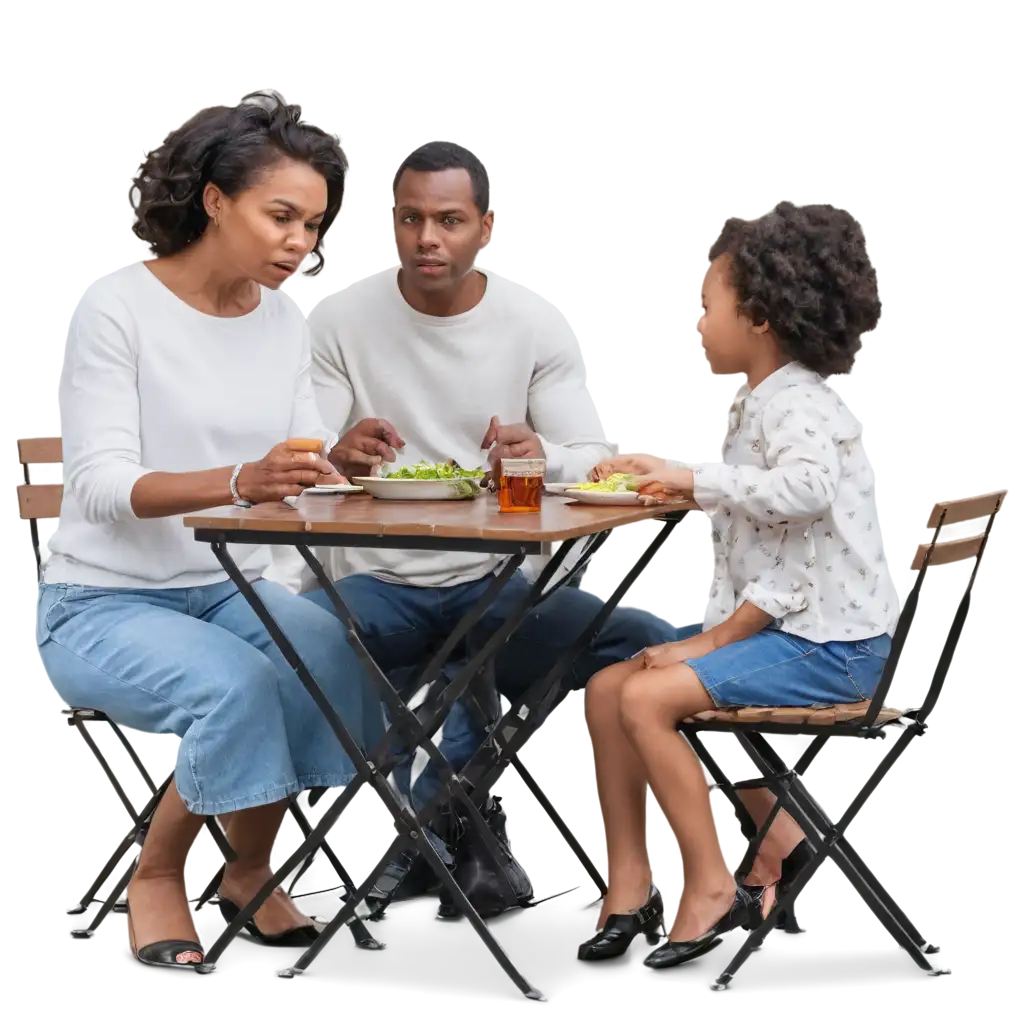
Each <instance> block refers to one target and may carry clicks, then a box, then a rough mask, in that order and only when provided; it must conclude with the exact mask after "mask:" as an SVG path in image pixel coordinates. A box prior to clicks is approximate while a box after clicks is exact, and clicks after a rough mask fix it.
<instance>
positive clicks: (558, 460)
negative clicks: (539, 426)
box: [537, 434, 565, 480]
mask: <svg viewBox="0 0 1024 1024" xmlns="http://www.w3.org/2000/svg"><path fill="white" fill-rule="evenodd" d="M537 437H538V438H539V439H540V446H541V447H542V448H543V449H544V459H545V461H546V462H547V469H546V472H545V474H544V475H545V476H546V477H547V478H548V479H549V480H561V479H562V474H563V473H564V472H565V449H564V448H563V447H562V446H561V445H560V444H552V443H551V442H550V441H547V440H545V439H544V438H543V437H541V436H540V434H538V435H537Z"/></svg>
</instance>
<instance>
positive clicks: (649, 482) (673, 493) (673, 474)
mask: <svg viewBox="0 0 1024 1024" xmlns="http://www.w3.org/2000/svg"><path fill="white" fill-rule="evenodd" d="M634 485H635V487H636V489H637V491H638V492H639V493H640V497H641V498H642V499H644V500H645V501H646V502H647V503H651V504H653V503H656V502H660V501H669V500H671V499H673V498H692V497H693V471H692V470H690V469H669V468H668V467H667V466H664V467H662V468H661V469H657V470H655V471H654V472H652V473H648V474H646V475H644V476H641V477H639V478H638V479H637V480H635V481H634Z"/></svg>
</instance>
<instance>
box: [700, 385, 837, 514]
mask: <svg viewBox="0 0 1024 1024" xmlns="http://www.w3.org/2000/svg"><path fill="white" fill-rule="evenodd" d="M762 429H763V434H764V439H765V445H766V451H765V462H766V463H767V466H766V467H761V466H750V465H731V464H729V463H721V462H716V463H703V464H701V465H696V466H693V467H691V468H692V469H693V482H694V488H693V496H694V500H695V501H696V502H697V504H698V505H700V507H701V508H702V509H704V510H705V511H711V510H712V509H714V508H716V507H718V506H720V505H724V506H727V507H729V508H733V509H737V510H740V511H742V512H745V513H747V514H748V515H751V516H753V517H755V518H756V519H759V520H761V521H763V522H771V521H773V520H774V521H778V520H780V519H786V518H794V519H809V518H812V517H814V516H817V515H820V514H821V513H822V512H823V511H824V510H825V509H827V508H828V507H829V506H830V505H831V504H832V502H833V500H834V499H835V496H836V487H837V486H838V483H839V450H838V445H837V443H836V440H835V439H834V438H833V436H832V431H831V429H830V424H829V421H828V418H827V416H823V415H822V410H820V409H817V408H815V407H814V406H812V405H811V404H810V403H809V402H806V401H804V400H803V399H801V397H800V396H799V394H798V389H795V388H790V389H787V390H786V391H783V392H781V393H780V394H779V395H778V396H776V397H775V398H773V399H772V400H771V401H770V402H769V403H768V405H767V406H766V407H765V410H764V416H763V419H762Z"/></svg>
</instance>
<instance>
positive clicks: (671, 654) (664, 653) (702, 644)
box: [641, 633, 716, 668]
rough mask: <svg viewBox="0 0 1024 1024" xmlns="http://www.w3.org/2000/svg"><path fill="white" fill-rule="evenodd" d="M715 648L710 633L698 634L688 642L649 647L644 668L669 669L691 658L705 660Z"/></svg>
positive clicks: (643, 656) (682, 641) (679, 641)
mask: <svg viewBox="0 0 1024 1024" xmlns="http://www.w3.org/2000/svg"><path fill="white" fill-rule="evenodd" d="M715 646H716V645H715V642H714V640H713V639H712V637H711V634H710V633H698V634H697V635H696V636H691V637H690V638H689V639H687V640H676V641H675V642H674V643H669V644H658V646H657V647H648V648H647V650H645V651H644V652H643V653H642V655H641V657H642V658H643V663H644V668H668V667H670V666H671V665H678V664H680V663H681V662H683V661H686V660H687V659H689V658H703V657H704V655H705V654H710V653H711V652H712V651H713V650H714V649H715Z"/></svg>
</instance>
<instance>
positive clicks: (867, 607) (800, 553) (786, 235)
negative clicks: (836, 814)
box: [579, 203, 899, 967]
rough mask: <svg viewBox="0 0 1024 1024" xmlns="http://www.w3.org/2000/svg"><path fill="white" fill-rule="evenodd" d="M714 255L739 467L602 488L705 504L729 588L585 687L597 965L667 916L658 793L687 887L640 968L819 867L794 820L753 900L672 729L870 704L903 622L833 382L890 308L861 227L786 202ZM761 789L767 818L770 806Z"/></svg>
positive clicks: (712, 351)
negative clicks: (597, 873)
mask: <svg viewBox="0 0 1024 1024" xmlns="http://www.w3.org/2000/svg"><path fill="white" fill-rule="evenodd" d="M710 260H711V266H710V267H709V268H708V272H707V274H706V275H705V278H704V287H703V292H702V302H703V306H704V315H703V316H702V317H701V319H700V322H699V323H698V325H697V330H698V331H699V332H700V335H701V342H702V344H703V346H704V352H705V355H706V356H707V360H708V362H709V363H710V365H711V372H712V373H742V374H745V375H746V384H745V385H744V386H743V387H741V388H740V390H739V393H738V394H737V396H736V400H735V401H734V403H733V406H732V408H731V410H730V412H729V430H728V433H727V434H726V438H725V444H724V446H723V449H722V459H723V461H722V462H721V463H710V464H691V463H682V462H670V461H667V460H665V459H660V458H656V457H654V456H650V455H625V456H621V457H619V458H616V459H613V460H612V461H610V462H607V463H603V464H602V465H600V466H598V467H596V468H595V470H594V472H593V474H592V475H593V476H594V478H604V477H605V476H608V475H609V474H611V473H622V472H627V473H635V474H638V475H639V476H640V479H639V481H638V483H639V486H640V491H641V494H642V495H645V496H647V498H648V500H664V499H665V498H666V497H680V496H682V497H685V498H691V499H692V500H693V501H695V502H696V504H697V505H698V506H699V507H700V508H701V509H703V510H704V511H705V512H706V513H707V515H708V516H709V517H710V519H711V527H712V534H711V536H712V542H713V544H714V551H715V576H714V580H713V582H712V585H711V595H710V603H709V605H708V609H707V613H706V615H705V619H704V624H703V628H702V627H700V626H692V627H689V628H686V629H682V630H680V631H679V639H678V640H677V641H676V642H675V643H669V644H664V645H662V646H660V647H654V648H648V649H647V650H646V651H644V652H642V654H640V655H638V656H637V657H636V658H634V659H633V660H631V661H628V662H623V663H621V664H618V665H614V666H612V667H611V668H608V669H605V670H603V671H602V672H599V673H598V674H597V675H596V676H594V678H593V679H591V681H590V683H589V685H588V687H587V694H586V710H587V724H588V727H589V729H590V734H591V738H592V741H593V745H594V759H595V763H596V770H597V784H598V792H599V795H600V799H601V810H602V814H603V816H604V824H605V833H606V835H607V843H608V862H609V876H610V886H609V891H608V895H607V896H606V897H605V900H604V906H603V908H602V913H601V919H600V921H599V927H600V928H601V931H600V932H599V933H598V934H597V935H596V936H594V938H593V939H591V940H590V941H588V942H586V943H584V944H583V945H582V946H581V947H580V950H579V956H580V959H584V960H603V959H608V958H611V957H614V956H619V955H621V954H622V953H624V952H625V951H626V948H627V947H628V946H629V943H630V942H631V941H632V939H633V938H634V937H635V936H636V935H637V934H639V933H640V932H641V931H643V932H644V933H645V934H646V935H647V936H648V939H649V940H650V941H656V939H654V936H655V935H656V934H657V933H658V931H659V929H660V926H661V919H662V914H663V908H662V903H661V896H660V894H659V893H658V891H657V889H655V888H654V887H653V886H652V885H651V869H650V864H649V862H648V858H647V850H646V845H645V838H644V829H645V825H644V804H645V799H646V788H647V784H648V783H650V786H651V788H652V789H653V790H654V795H655V796H656V797H657V800H658V803H659V804H660V805H661V808H662V810H663V811H664V812H665V815H666V817H667V818H668V820H669V823H670V824H671V826H672V829H673V831H674V832H675V835H676V838H677V839H678V841H679V847H680V851H681V853H682V857H683V868H684V873H685V888H684V891H683V895H682V898H681V900H680V903H679V912H678V914H677V916H676V919H675V923H674V924H673V926H672V930H671V933H670V935H669V941H668V942H666V943H665V944H664V945H662V946H661V947H660V948H659V949H657V950H655V951H654V952H653V953H651V954H650V956H648V958H647V959H646V960H645V961H644V962H645V963H646V964H647V965H648V966H649V967H672V966H674V965H676V964H679V963H683V962H685V961H687V960H692V959H694V958H695V957H698V956H701V955H702V954H704V953H706V952H707V951H708V950H709V949H711V948H712V947H713V946H715V945H717V944H718V941H719V939H718V936H720V935H721V934H722V933H723V932H726V931H728V930H730V929H732V928H735V927H737V926H739V925H751V924H753V925H756V924H757V922H758V920H759V919H760V917H761V915H762V914H767V913H768V911H769V910H770V907H771V902H770V901H771V900H772V899H773V898H774V891H775V890H774V885H775V883H776V882H778V881H779V880H780V876H781V880H782V882H783V884H786V883H788V882H790V881H791V879H790V878H789V874H790V869H791V868H793V867H796V869H797V870H799V867H801V866H802V865H803V863H804V862H805V861H806V859H807V855H808V854H807V847H806V845H803V846H801V845H800V844H801V840H802V833H801V832H800V830H799V828H798V827H797V825H796V823H795V822H793V820H792V819H791V818H789V816H788V815H786V814H785V812H783V813H781V814H780V815H779V816H778V818H777V819H776V821H775V823H774V824H773V826H772V829H771V831H770V832H769V834H768V835H767V836H766V838H765V841H764V843H763V844H762V846H761V850H760V853H759V856H758V860H757V862H756V863H755V865H754V869H753V870H752V871H751V873H750V875H748V877H747V879H746V883H747V887H743V886H741V887H739V888H737V885H736V882H735V880H734V879H733V876H732V875H731V874H730V872H729V869H728V868H727V867H726V864H725V861H724V859H723V857H722V852H721V849H720V847H719V845H718V839H717V836H716V833H715V826H714V821H713V819H712V816H711V806H710V801H709V798H708V789H707V785H706V783H705V781H704V774H703V771H702V770H701V767H700V764H699V762H698V761H697V758H696V756H695V755H694V753H693V751H692V750H691V749H690V746H689V744H688V743H687V742H686V741H685V740H684V739H683V738H682V737H681V736H680V735H679V734H678V732H677V731H676V723H677V722H679V721H680V720H681V719H684V718H686V717H688V716H690V715H694V714H697V713H698V712H700V711H706V710H709V709H711V708H716V707H730V706H736V705H752V704H754V705H769V706H777V705H793V706H801V705H811V704H818V703H821V704H837V703H852V702H855V701H861V700H865V699H867V698H869V697H870V696H871V695H872V693H873V691H874V689H875V686H876V685H877V683H878V680H879V678H880V676H881V673H882V667H883V665H884V664H885V659H886V657H887V656H888V653H889V643H890V634H891V632H892V630H893V629H894V628H895V625H896V619H897V617H898V613H899V608H898V597H897V594H896V591H895V588H894V586H893V583H892V580H891V579H890V576H889V571H888V568H887V567H886V562H885V555H884V553H883V550H882V538H881V532H880V530H879V526H878V516H877V513H876V511H875V499H874V474H873V473H872V470H871V465H870V463H869V462H868V459H867V455H866V453H865V450H864V446H863V444H862V441H861V425H860V423H859V422H858V421H857V420H856V419H855V418H854V416H853V414H852V413H851V412H850V411H849V409H847V408H846V406H845V405H844V404H843V402H842V401H841V400H840V399H839V397H838V396H837V395H836V394H835V392H833V391H832V390H831V389H830V388H829V387H827V386H826V384H825V383H824V379H823V378H825V377H827V376H829V375H830V374H834V373H848V372H849V370H850V368H851V367H852V366H853V361H854V356H855V354H856V352H857V351H858V349H859V348H860V344H861V342H860V336H861V334H862V333H863V332H864V331H870V330H872V329H873V328H874V326H875V324H876V323H877V322H878V317H879V313H880V311H881V305H880V303H879V301H878V293H877V288H876V280H875V271H874V269H873V267H872V266H871V262H870V261H869V259H868V255H867V252H866V250H865V244H864V235H863V232H862V231H861V228H860V225H859V224H858V223H857V222H856V221H855V220H854V219H853V218H852V217H851V216H850V215H849V214H848V213H846V212H845V211H844V210H837V209H835V208H833V207H831V206H803V207H797V206H794V205H793V204H792V203H780V204H779V205H778V206H777V207H776V208H775V209H774V210H773V211H772V212H771V213H769V214H767V215H766V216H764V217H761V218H759V219H758V220H754V221H742V220H735V219H734V220H730V221H728V222H727V223H726V225H725V228H724V229H723V231H722V234H721V237H720V238H719V239H718V241H717V242H716V243H715V244H714V246H713V247H712V249H711V253H710ZM745 794H746V801H747V805H748V808H749V809H750V810H751V812H752V814H753V815H754V817H755V819H757V818H759V819H760V821H764V819H765V817H766V816H767V813H768V811H769V809H770V808H771V806H772V803H773V800H774V798H773V797H772V796H771V794H770V793H768V792H767V791H766V790H763V789H762V790H748V791H745ZM631 908H639V909H631Z"/></svg>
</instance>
